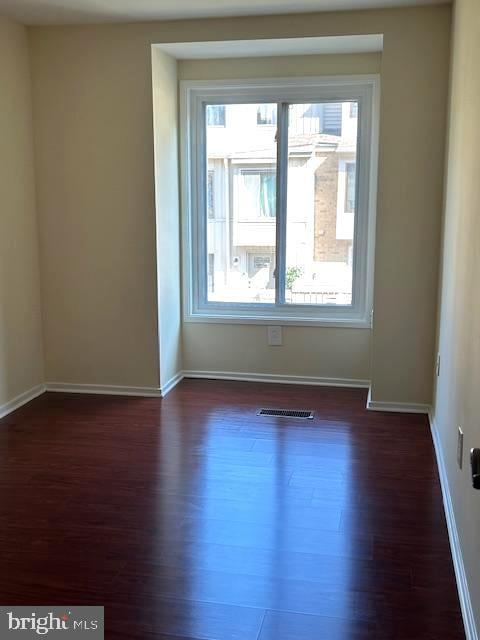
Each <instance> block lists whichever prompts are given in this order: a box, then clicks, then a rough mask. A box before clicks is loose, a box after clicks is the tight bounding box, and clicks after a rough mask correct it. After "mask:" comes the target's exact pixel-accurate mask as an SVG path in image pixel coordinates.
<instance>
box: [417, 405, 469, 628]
mask: <svg viewBox="0 0 480 640" xmlns="http://www.w3.org/2000/svg"><path fill="white" fill-rule="evenodd" d="M428 417H429V420H430V430H431V432H432V439H433V446H434V448H435V454H436V457H437V466H438V474H439V476H440V485H441V487H442V496H443V507H444V509H445V518H446V520H447V528H448V537H449V540H450V548H451V551H452V558H453V566H454V569H455V577H456V580H457V588H458V597H459V600H460V607H461V609H462V616H463V624H464V626H465V636H466V638H467V640H479V634H478V631H477V627H476V625H475V617H474V615H473V607H472V600H471V598H470V591H469V588H468V582H467V576H466V573H465V564H464V562H463V555H462V548H461V546H460V539H459V537H458V530H457V524H456V522H455V513H454V511H453V504H452V497H451V494H450V487H449V484H448V477H447V471H446V469H445V460H444V457H443V452H442V446H441V443H440V436H439V433H438V429H437V427H436V424H435V418H434V417H433V415H432V413H431V412H430V413H429V416H428Z"/></svg>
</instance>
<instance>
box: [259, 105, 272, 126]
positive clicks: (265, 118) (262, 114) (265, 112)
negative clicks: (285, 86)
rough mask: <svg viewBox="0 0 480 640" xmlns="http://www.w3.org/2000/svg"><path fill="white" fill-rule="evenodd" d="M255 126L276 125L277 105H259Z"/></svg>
mask: <svg viewBox="0 0 480 640" xmlns="http://www.w3.org/2000/svg"><path fill="white" fill-rule="evenodd" d="M257 124H261V125H276V124H277V105H276V104H261V105H260V106H259V107H258V110H257Z"/></svg>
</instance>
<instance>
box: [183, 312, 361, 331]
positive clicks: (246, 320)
mask: <svg viewBox="0 0 480 640" xmlns="http://www.w3.org/2000/svg"><path fill="white" fill-rule="evenodd" d="M184 322H189V323H194V324H197V323H200V324H256V325H280V326H284V327H285V326H298V327H333V328H337V329H371V322H370V318H368V319H367V318H360V319H354V318H344V319H341V318H309V317H303V318H302V317H284V316H274V315H272V316H262V317H259V316H233V315H231V316H229V315H208V314H195V315H193V314H189V315H186V316H185V317H184Z"/></svg>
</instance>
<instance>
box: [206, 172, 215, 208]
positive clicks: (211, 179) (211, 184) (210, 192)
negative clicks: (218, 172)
mask: <svg viewBox="0 0 480 640" xmlns="http://www.w3.org/2000/svg"><path fill="white" fill-rule="evenodd" d="M207 182H208V183H207V213H208V219H209V220H214V219H215V171H213V169H209V170H208V177H207Z"/></svg>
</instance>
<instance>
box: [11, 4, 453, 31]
mask: <svg viewBox="0 0 480 640" xmlns="http://www.w3.org/2000/svg"><path fill="white" fill-rule="evenodd" d="M441 2H445V3H447V2H449V0H297V1H296V2H292V0H0V14H3V15H8V16H10V17H12V18H14V19H16V20H18V21H19V22H23V23H24V24H29V25H34V24H37V25H38V24H77V23H79V24H85V23H98V22H129V21H142V20H169V19H177V18H180V19H181V18H200V17H213V16H218V17H220V16H240V15H262V14H273V13H297V12H298V13H299V12H308V11H335V10H347V9H371V8H378V7H403V6H412V5H429V4H438V3H441Z"/></svg>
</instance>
